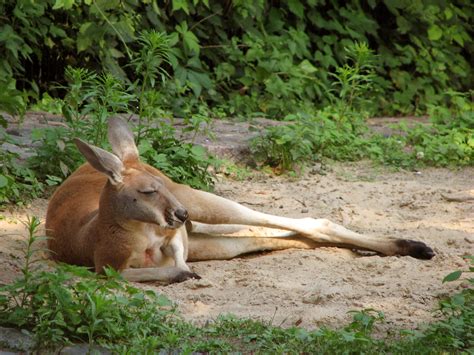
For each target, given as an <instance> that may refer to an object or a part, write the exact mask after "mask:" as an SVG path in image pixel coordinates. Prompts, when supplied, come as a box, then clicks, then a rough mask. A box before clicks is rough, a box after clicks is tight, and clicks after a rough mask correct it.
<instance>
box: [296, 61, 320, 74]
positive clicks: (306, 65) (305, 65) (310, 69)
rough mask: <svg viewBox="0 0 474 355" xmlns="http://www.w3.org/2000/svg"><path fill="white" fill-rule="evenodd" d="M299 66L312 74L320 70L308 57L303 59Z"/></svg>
mask: <svg viewBox="0 0 474 355" xmlns="http://www.w3.org/2000/svg"><path fill="white" fill-rule="evenodd" d="M299 67H300V69H301V70H302V71H304V72H305V73H306V74H312V73H314V72H316V71H318V69H316V67H315V66H314V65H313V64H311V63H310V62H309V61H308V60H307V59H305V60H303V61H302V62H301V63H300V65H299Z"/></svg>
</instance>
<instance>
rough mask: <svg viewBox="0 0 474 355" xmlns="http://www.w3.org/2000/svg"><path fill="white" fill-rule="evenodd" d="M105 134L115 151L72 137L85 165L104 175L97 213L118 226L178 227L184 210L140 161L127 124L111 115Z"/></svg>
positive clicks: (186, 215) (159, 179)
mask: <svg viewBox="0 0 474 355" xmlns="http://www.w3.org/2000/svg"><path fill="white" fill-rule="evenodd" d="M108 133H109V141H110V144H111V146H112V150H113V152H114V153H115V154H112V153H109V152H107V151H105V150H103V149H101V148H98V147H95V146H92V145H89V144H87V143H85V142H83V141H81V140H80V139H76V140H75V143H76V145H77V147H78V148H79V150H80V151H81V153H82V154H83V155H84V157H85V158H86V160H87V161H88V162H89V164H90V165H91V166H92V167H93V168H95V169H96V170H98V171H100V172H101V173H103V174H105V175H106V176H107V177H108V182H107V183H106V185H105V187H104V190H103V191H102V196H101V199H100V207H99V213H100V214H102V215H103V217H104V218H108V219H112V220H113V221H114V222H115V223H119V224H121V225H125V224H127V222H132V221H139V222H145V223H152V224H155V225H158V226H160V227H162V228H171V229H176V228H179V227H181V226H182V225H183V223H184V222H185V221H186V219H187V218H188V213H187V211H186V209H185V208H184V207H183V205H182V204H181V203H180V202H179V201H178V200H177V199H176V198H175V197H174V196H173V194H172V193H171V192H170V191H169V190H168V189H167V188H166V186H165V184H164V181H163V180H162V179H161V178H160V177H159V176H156V175H153V174H151V173H150V172H148V171H147V170H145V169H144V167H143V165H142V164H140V162H139V156H138V149H137V147H136V145H135V142H134V139H133V133H132V131H131V130H130V128H129V127H128V125H127V124H126V123H125V122H123V121H122V120H120V119H118V118H113V119H111V120H109V132H108ZM85 188H87V186H85Z"/></svg>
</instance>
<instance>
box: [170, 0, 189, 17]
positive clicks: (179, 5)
mask: <svg viewBox="0 0 474 355" xmlns="http://www.w3.org/2000/svg"><path fill="white" fill-rule="evenodd" d="M178 10H183V11H184V12H186V14H187V15H189V7H188V0H173V12H174V11H178Z"/></svg>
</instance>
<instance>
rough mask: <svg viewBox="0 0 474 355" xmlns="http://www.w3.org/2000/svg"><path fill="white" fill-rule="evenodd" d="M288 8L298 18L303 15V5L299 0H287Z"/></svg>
mask: <svg viewBox="0 0 474 355" xmlns="http://www.w3.org/2000/svg"><path fill="white" fill-rule="evenodd" d="M288 8H289V9H290V11H291V12H292V13H294V14H295V15H296V16H298V17H299V18H303V17H304V6H303V5H302V4H301V2H300V1H299V0H289V1H288Z"/></svg>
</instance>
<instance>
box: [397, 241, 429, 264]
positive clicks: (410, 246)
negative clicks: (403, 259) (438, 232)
mask: <svg viewBox="0 0 474 355" xmlns="http://www.w3.org/2000/svg"><path fill="white" fill-rule="evenodd" d="M397 246H398V247H399V249H400V250H399V253H398V254H400V255H409V256H411V257H413V258H416V259H422V260H429V259H431V258H433V257H434V256H435V255H436V254H435V253H434V251H433V249H431V248H430V247H429V246H427V245H426V244H425V243H423V242H417V241H415V240H403V239H400V240H397Z"/></svg>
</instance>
